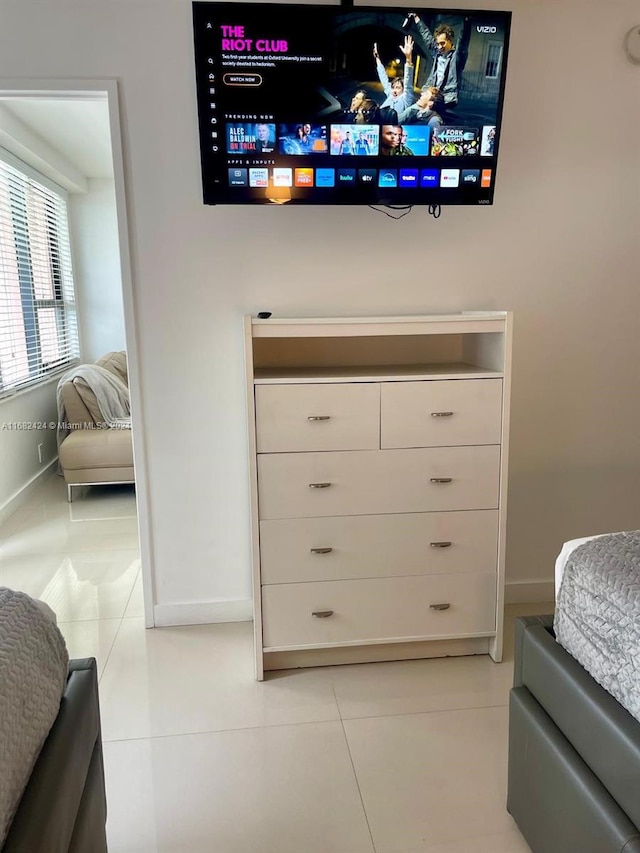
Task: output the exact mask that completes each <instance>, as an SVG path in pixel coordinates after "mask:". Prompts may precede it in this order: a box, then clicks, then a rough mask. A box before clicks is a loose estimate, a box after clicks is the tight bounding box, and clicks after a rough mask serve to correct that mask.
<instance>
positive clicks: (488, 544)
mask: <svg viewBox="0 0 640 853" xmlns="http://www.w3.org/2000/svg"><path fill="white" fill-rule="evenodd" d="M497 551H498V512H497V510H478V511H472V512H430V513H409V514H400V515H355V516H338V517H331V518H299V519H289V518H286V519H279V520H273V521H261V522H260V556H261V563H262V583H263V584H274V583H296V582H302V581H304V582H307V581H323V580H343V579H344V580H348V579H353V578H375V577H398V576H402V575H427V574H444V573H449V574H456V573H461V572H465V573H470V572H473V573H488V572H493V571H495V568H496V560H497Z"/></svg>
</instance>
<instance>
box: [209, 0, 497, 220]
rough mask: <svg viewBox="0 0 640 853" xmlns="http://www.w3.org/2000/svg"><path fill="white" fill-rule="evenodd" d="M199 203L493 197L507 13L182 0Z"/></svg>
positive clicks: (481, 200)
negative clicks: (188, 17) (189, 29)
mask: <svg viewBox="0 0 640 853" xmlns="http://www.w3.org/2000/svg"><path fill="white" fill-rule="evenodd" d="M193 20H194V36H195V63H196V84H197V99H198V113H199V121H200V148H201V159H202V180H203V195H204V201H205V203H206V204H267V203H273V202H280V203H283V202H288V201H291V202H294V203H301V204H388V205H396V204H397V205H411V204H492V202H493V194H494V189H495V182H496V166H497V159H498V149H499V145H500V129H501V119H502V103H503V97H504V87H505V76H506V67H507V52H508V46H509V27H510V23H511V13H510V12H498V11H470V10H463V11H459V10H450V9H440V8H419V7H409V6H407V7H406V8H405V7H401V6H393V7H385V6H375V7H367V6H355V7H350V8H349V7H343V6H328V5H306V4H305V5H297V4H276V3H238V2H235V3H218V2H196V3H194V4H193Z"/></svg>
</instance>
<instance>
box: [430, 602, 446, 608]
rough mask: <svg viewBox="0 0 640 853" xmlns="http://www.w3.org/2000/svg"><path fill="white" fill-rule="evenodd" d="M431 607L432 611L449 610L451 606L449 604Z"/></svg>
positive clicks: (431, 605)
mask: <svg viewBox="0 0 640 853" xmlns="http://www.w3.org/2000/svg"><path fill="white" fill-rule="evenodd" d="M429 607H430V608H431V610H448V609H449V608H450V607H451V605H450V604H449V603H448V602H447V603H446V604H430V605H429Z"/></svg>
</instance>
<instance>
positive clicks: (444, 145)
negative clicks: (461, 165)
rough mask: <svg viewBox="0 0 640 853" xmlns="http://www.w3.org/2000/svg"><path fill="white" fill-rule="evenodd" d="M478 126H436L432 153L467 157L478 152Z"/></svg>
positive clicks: (440, 155) (436, 155)
mask: <svg viewBox="0 0 640 853" xmlns="http://www.w3.org/2000/svg"><path fill="white" fill-rule="evenodd" d="M478 136H479V132H478V128H473V127H434V128H433V136H432V138H431V154H432V155H433V156H434V157H465V156H467V155H470V154H478V153H479V150H480V146H479V144H478Z"/></svg>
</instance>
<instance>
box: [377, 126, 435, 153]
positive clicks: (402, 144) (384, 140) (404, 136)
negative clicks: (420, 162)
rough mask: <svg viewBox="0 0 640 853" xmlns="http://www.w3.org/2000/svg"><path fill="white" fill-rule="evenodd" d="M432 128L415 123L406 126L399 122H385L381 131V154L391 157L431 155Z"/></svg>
mask: <svg viewBox="0 0 640 853" xmlns="http://www.w3.org/2000/svg"><path fill="white" fill-rule="evenodd" d="M430 135H431V128H430V127H428V126H426V125H425V126H422V125H415V126H413V127H404V126H401V125H399V124H383V125H382V130H381V132H380V154H382V155H383V156H389V157H412V156H413V155H416V154H417V155H421V156H425V157H426V156H428V155H429V139H430Z"/></svg>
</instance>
